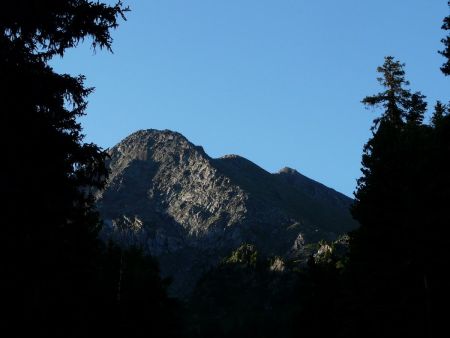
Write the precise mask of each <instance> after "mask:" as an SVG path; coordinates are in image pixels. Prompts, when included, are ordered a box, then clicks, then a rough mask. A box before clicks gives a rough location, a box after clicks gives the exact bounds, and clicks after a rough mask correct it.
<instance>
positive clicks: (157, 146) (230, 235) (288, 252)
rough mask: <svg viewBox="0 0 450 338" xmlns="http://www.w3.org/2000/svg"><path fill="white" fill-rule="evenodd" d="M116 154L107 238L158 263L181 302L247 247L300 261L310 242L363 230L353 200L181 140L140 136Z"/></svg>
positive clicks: (161, 134) (108, 191)
mask: <svg viewBox="0 0 450 338" xmlns="http://www.w3.org/2000/svg"><path fill="white" fill-rule="evenodd" d="M109 153H110V155H111V158H110V160H109V161H108V166H109V168H110V169H111V175H110V178H109V181H108V184H107V186H106V188H105V189H104V191H102V192H99V194H98V196H97V200H98V208H99V211H100V213H101V215H102V217H103V219H104V220H105V226H104V229H103V230H102V234H101V235H102V237H103V238H105V239H106V238H111V239H113V240H114V241H116V242H118V243H120V244H121V245H124V246H129V245H137V246H139V247H141V248H142V249H143V250H144V251H145V252H147V253H149V254H151V255H153V256H156V257H157V258H158V259H159V261H160V265H161V271H162V273H163V275H166V276H172V277H173V285H172V292H173V293H174V294H175V295H185V294H186V293H188V292H189V291H190V290H191V289H192V287H193V286H194V284H195V282H196V280H197V279H198V278H199V276H200V275H201V274H202V273H203V272H204V271H206V270H207V269H208V268H209V267H211V266H213V265H215V264H217V263H218V262H219V261H220V260H221V259H222V258H223V257H224V256H225V255H227V254H229V253H230V252H231V251H232V250H234V249H236V248H237V247H239V246H240V245H241V244H242V243H252V244H253V245H255V246H256V247H258V249H259V250H260V252H262V253H263V254H266V255H277V256H284V257H286V256H288V257H299V258H302V257H304V255H305V252H306V251H305V250H306V248H307V244H308V243H315V242H317V241H318V240H320V239H327V240H334V239H336V238H337V236H339V235H340V234H342V233H344V232H346V231H349V230H351V229H353V228H354V227H355V225H356V224H355V223H354V221H353V220H352V219H351V217H350V214H349V212H348V207H349V206H350V204H351V199H350V198H348V197H346V196H344V195H342V194H340V193H338V192H336V191H334V190H332V189H330V188H327V187H325V186H323V185H321V184H319V183H317V182H315V181H313V180H310V179H308V178H307V177H305V176H303V175H301V174H300V173H298V172H297V171H295V170H293V169H289V168H284V169H282V170H281V171H280V172H279V173H277V174H270V173H268V172H267V171H265V170H263V169H262V168H260V167H258V166H257V165H255V164H254V163H252V162H250V161H248V160H246V159H245V158H242V157H240V156H236V155H228V156H224V157H222V158H219V159H212V158H210V157H209V156H208V155H207V154H206V153H205V152H204V150H203V148H201V147H198V146H195V145H193V144H192V143H190V142H189V141H188V140H187V139H186V138H185V137H183V136H182V135H181V134H179V133H175V132H172V131H168V130H165V131H157V130H142V131H138V132H136V133H133V134H132V135H130V136H128V137H127V138H126V139H124V140H123V141H121V142H120V143H119V144H117V145H116V146H115V147H113V148H112V149H110V151H109Z"/></svg>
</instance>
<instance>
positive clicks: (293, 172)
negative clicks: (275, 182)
mask: <svg viewBox="0 0 450 338" xmlns="http://www.w3.org/2000/svg"><path fill="white" fill-rule="evenodd" d="M278 174H288V175H298V174H300V173H299V172H298V171H297V170H295V169H293V168H290V167H284V168H281V169H280V170H278Z"/></svg>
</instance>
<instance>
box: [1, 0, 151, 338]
mask: <svg viewBox="0 0 450 338" xmlns="http://www.w3.org/2000/svg"><path fill="white" fill-rule="evenodd" d="M126 11H127V8H125V7H124V6H123V4H122V3H121V2H120V1H118V2H117V3H116V4H114V5H108V4H105V3H101V2H93V1H88V0H15V1H6V2H4V3H2V9H1V11H0V74H1V76H0V83H1V85H0V86H1V88H0V102H1V103H2V104H1V107H2V108H1V109H2V114H1V122H2V123H1V126H2V133H1V140H2V145H3V150H4V153H3V156H2V157H3V160H4V165H2V177H3V178H4V183H3V184H2V195H3V197H6V198H5V202H4V203H2V227H1V236H0V238H1V247H2V249H3V250H4V251H5V254H4V255H2V256H3V258H4V264H2V270H3V273H2V275H3V276H5V277H4V278H3V280H4V282H6V286H5V288H4V289H3V292H4V294H5V297H4V299H3V301H2V303H3V305H4V306H5V307H6V308H7V316H6V317H3V318H2V321H3V320H4V321H5V322H6V324H7V325H6V328H8V329H10V330H11V331H10V332H12V334H13V335H17V336H27V333H29V332H32V334H33V336H44V337H52V336H57V337H72V336H76V337H88V336H91V335H93V334H94V332H97V334H98V333H99V332H101V331H96V330H95V329H94V328H95V327H96V326H98V327H99V328H100V327H101V326H103V327H104V326H105V325H115V323H112V322H101V321H99V319H100V318H101V317H102V316H101V311H102V310H106V308H105V304H106V303H107V300H105V298H101V297H99V296H98V294H99V293H100V290H101V288H103V287H104V288H106V289H107V288H108V286H107V285H105V283H108V279H105V278H104V276H103V277H101V271H102V270H99V266H100V265H101V264H104V261H105V260H104V259H103V258H101V257H102V254H101V246H100V245H99V242H98V241H97V235H98V230H99V227H100V225H101V223H100V220H99V218H98V215H97V213H96V211H95V209H94V208H93V203H94V199H93V192H94V191H95V190H96V189H100V188H102V186H103V184H104V182H105V178H106V176H107V170H106V168H105V158H106V156H107V155H106V153H105V152H104V151H102V150H101V149H100V148H99V147H98V146H96V145H95V144H88V143H84V142H83V137H84V135H83V134H82V129H81V126H80V124H79V122H78V118H79V117H80V116H82V115H84V114H85V111H86V107H87V101H86V98H87V96H88V95H89V93H91V92H92V88H86V87H85V85H84V83H83V81H84V77H83V76H78V77H73V76H70V75H67V74H57V73H56V72H54V71H53V69H52V68H51V67H50V66H49V63H48V62H49V61H50V59H51V58H52V57H55V56H59V57H63V56H64V54H65V52H66V51H67V49H68V48H72V47H76V46H77V45H78V43H80V42H82V41H84V40H85V39H87V38H89V39H90V41H91V44H92V47H93V48H105V49H107V50H111V44H112V37H111V30H112V29H114V28H116V27H117V26H118V19H119V18H121V17H122V18H124V14H125V12H126ZM105 254H107V253H104V254H103V255H105ZM134 261H136V260H134ZM139 264H141V263H139ZM141 265H142V264H141ZM99 274H100V275H99ZM128 280H129V281H133V283H138V281H137V278H134V279H131V278H128ZM142 280H143V281H144V280H149V278H143V279H142ZM101 281H103V283H102V284H100V283H101ZM140 287H141V286H140ZM130 290H131V289H130ZM155 292H156V291H155ZM157 292H159V291H157ZM159 294H160V293H159ZM135 298H137V297H135ZM147 298H148V297H147ZM148 299H150V298H148ZM97 301H101V302H103V303H102V304H99V303H96V302H97ZM156 301H157V302H158V303H159V302H160V301H159V300H156ZM149 306H150V305H149ZM121 309H122V308H121ZM122 310H123V309H122ZM122 310H121V311H122ZM2 329H5V326H3V325H2ZM148 332H151V329H149V331H148ZM128 336H130V337H131V336H133V334H132V333H130V332H129V333H128Z"/></svg>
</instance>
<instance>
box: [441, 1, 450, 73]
mask: <svg viewBox="0 0 450 338" xmlns="http://www.w3.org/2000/svg"><path fill="white" fill-rule="evenodd" d="M448 6H449V7H450V1H449V2H448ZM442 29H443V30H446V31H448V30H450V15H448V16H447V17H445V18H444V22H443V24H442ZM441 42H442V43H443V44H444V49H443V50H442V51H439V54H441V55H442V56H443V57H445V58H446V59H447V61H446V62H445V63H444V64H443V65H442V67H441V71H442V73H444V74H445V75H450V34H448V35H447V36H446V37H445V38H443V39H442V40H441Z"/></svg>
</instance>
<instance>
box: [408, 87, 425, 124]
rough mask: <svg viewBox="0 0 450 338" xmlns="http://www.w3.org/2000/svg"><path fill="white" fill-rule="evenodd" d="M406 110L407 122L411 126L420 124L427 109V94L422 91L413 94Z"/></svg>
mask: <svg viewBox="0 0 450 338" xmlns="http://www.w3.org/2000/svg"><path fill="white" fill-rule="evenodd" d="M407 108H408V110H407V112H406V123H407V124H408V125H410V126H420V125H421V124H422V122H423V119H424V117H425V113H426V111H427V103H426V102H425V96H424V95H422V94H421V93H420V92H417V93H414V94H412V95H411V98H410V100H409V104H408V107H407Z"/></svg>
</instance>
